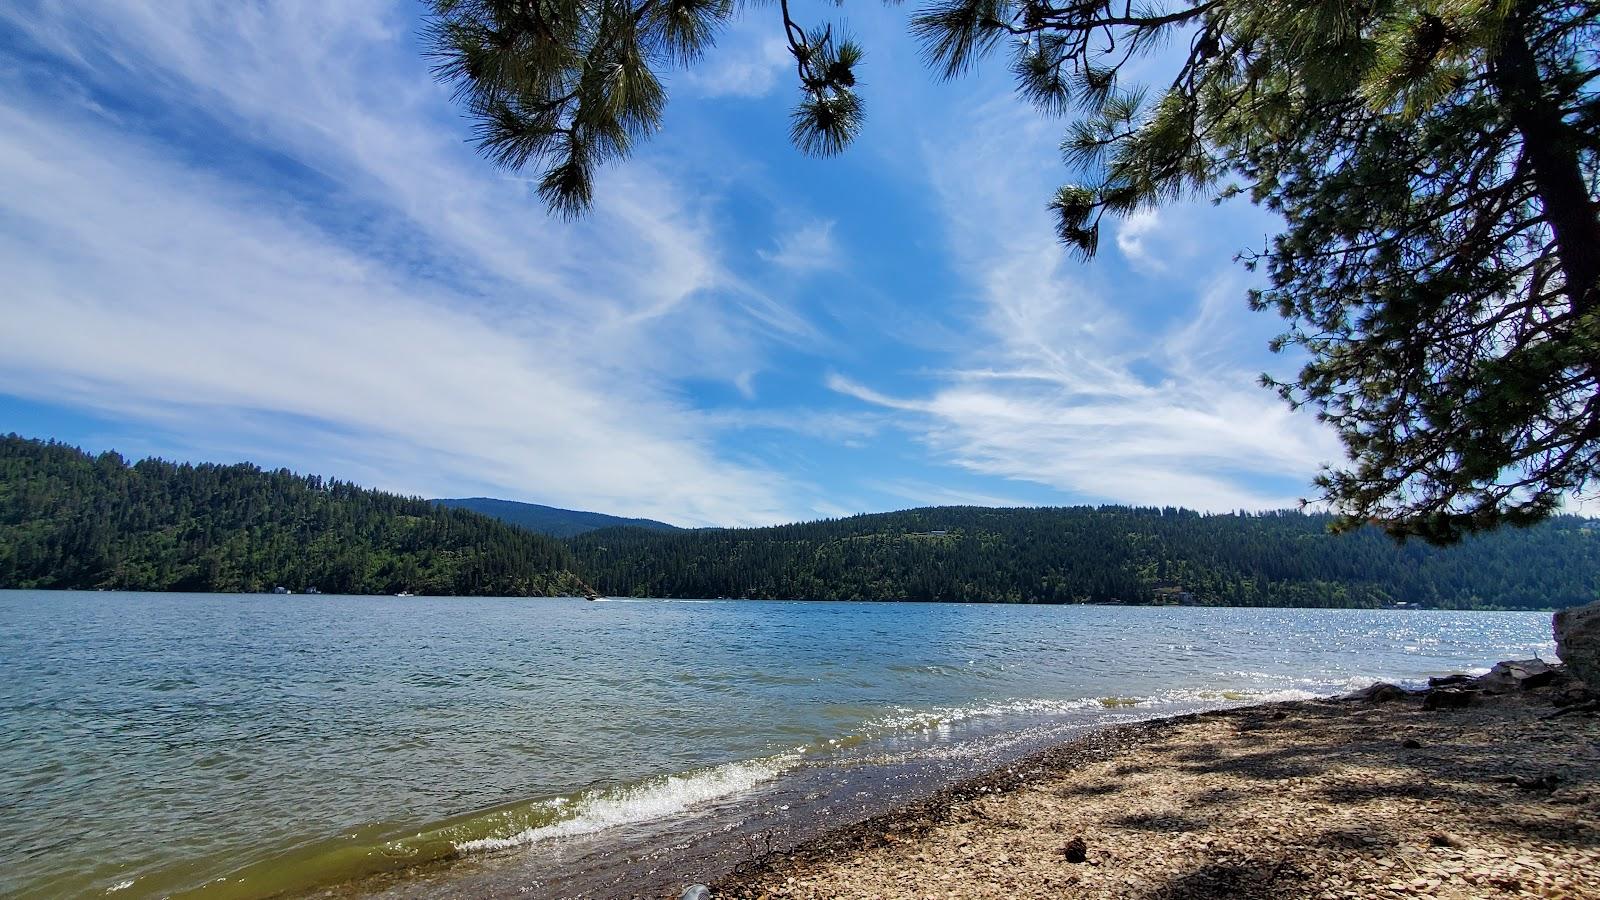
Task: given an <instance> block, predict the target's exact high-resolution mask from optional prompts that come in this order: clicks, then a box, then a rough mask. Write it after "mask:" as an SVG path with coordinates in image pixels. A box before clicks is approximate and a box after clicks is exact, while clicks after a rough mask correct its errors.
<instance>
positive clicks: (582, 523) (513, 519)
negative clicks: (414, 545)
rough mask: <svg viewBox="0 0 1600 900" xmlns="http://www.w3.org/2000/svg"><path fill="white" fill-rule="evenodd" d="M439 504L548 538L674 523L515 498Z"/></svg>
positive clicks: (666, 528)
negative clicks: (528, 501) (487, 517)
mask: <svg viewBox="0 0 1600 900" xmlns="http://www.w3.org/2000/svg"><path fill="white" fill-rule="evenodd" d="M433 502H434V503H437V504H439V505H440V506H448V507H450V508H452V509H470V510H472V511H473V512H475V513H483V514H484V515H486V516H490V517H493V518H496V519H499V520H500V521H502V522H509V523H510V524H512V525H517V526H519V527H522V528H526V529H528V530H529V531H537V532H539V533H540V534H548V535H550V536H552V537H575V536H577V535H580V534H583V533H584V532H586V531H594V530H596V529H598V528H620V527H624V526H635V527H638V528H653V529H656V530H659V531H677V530H678V529H677V526H675V525H668V524H667V523H665V522H657V521H656V520H655V519H624V518H623V517H621V516H608V515H606V514H605V513H597V512H584V511H582V510H577V509H559V508H557V507H554V506H540V505H539V504H537V503H519V502H517V501H515V500H495V499H493V498H490V497H462V498H460V499H455V500H434V501H433Z"/></svg>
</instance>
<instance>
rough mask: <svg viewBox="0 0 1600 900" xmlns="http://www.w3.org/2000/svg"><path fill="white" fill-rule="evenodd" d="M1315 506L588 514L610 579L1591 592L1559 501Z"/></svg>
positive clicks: (899, 589) (832, 592)
mask: <svg viewBox="0 0 1600 900" xmlns="http://www.w3.org/2000/svg"><path fill="white" fill-rule="evenodd" d="M1327 525H1328V519H1327V518H1326V517H1324V516H1317V515H1305V514H1301V513H1298V512H1273V513H1264V514H1259V515H1201V514H1199V513H1195V512H1191V511H1187V510H1178V509H1171V508H1168V509H1136V508H1129V507H1121V506H1104V507H1098V508H1094V507H1070V508H1053V509H988V508H981V507H936V508H930V509H916V510H907V511H905V512H894V513H881V514H874V515H863V516H855V517H852V518H847V519H839V520H834V521H825V522H813V523H808V524H798V525H784V526H778V527H773V528H752V529H697V530H694V531H678V532H671V533H654V532H647V531H641V530H638V529H611V530H605V531H596V532H591V533H589V534H586V535H583V536H581V537H578V538H575V539H573V540H572V541H571V542H570V543H571V545H572V547H573V552H574V553H575V554H576V555H577V557H578V560H579V565H580V569H581V571H582V572H583V573H584V575H585V577H586V578H588V579H589V580H590V581H591V582H592V583H593V584H594V585H595V587H596V588H597V589H599V590H600V591H602V592H604V593H608V594H614V595H624V596H626V595H634V596H656V597H753V598H781V599H839V600H934V601H979V602H1012V603H1017V602H1021V603H1074V602H1101V603H1103V602H1123V603H1180V602H1188V603H1199V604H1218V605H1241V606H1361V607H1372V606H1383V605H1388V604H1390V603H1394V602H1410V603H1420V604H1423V605H1426V606H1442V607H1469V608H1478V607H1507V608H1525V609H1526V608H1549V607H1559V606H1566V605H1571V604H1574V603H1584V602H1588V601H1590V600H1593V599H1595V597H1596V595H1597V593H1600V523H1597V522H1596V521H1594V520H1592V519H1583V518H1578V517H1570V516H1569V517H1562V518H1558V519H1555V520H1554V521H1550V522H1546V523H1544V524H1542V525H1539V526H1536V527H1533V528H1528V529H1509V528H1508V529H1502V530H1500V531H1498V532H1494V533H1491V534H1488V535H1484V536H1482V537H1479V538H1476V539H1472V540H1468V541H1467V542H1465V543H1464V544H1462V545H1460V546H1457V547H1451V548H1446V549H1440V548H1435V547H1430V546H1427V545H1425V544H1423V543H1421V542H1411V543H1408V544H1405V545H1397V544H1395V543H1394V542H1393V541H1392V540H1390V539H1389V538H1388V537H1386V536H1385V535H1383V534H1381V533H1380V532H1379V531H1377V530H1376V529H1367V530H1363V531H1359V532H1356V533H1353V534H1347V535H1342V536H1336V535H1332V534H1329V533H1328V532H1327Z"/></svg>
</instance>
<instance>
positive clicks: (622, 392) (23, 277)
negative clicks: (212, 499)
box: [0, 0, 814, 524]
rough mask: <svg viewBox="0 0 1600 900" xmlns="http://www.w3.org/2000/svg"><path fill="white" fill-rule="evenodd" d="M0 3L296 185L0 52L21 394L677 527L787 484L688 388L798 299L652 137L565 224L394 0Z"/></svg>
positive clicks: (767, 498) (0, 214)
mask: <svg viewBox="0 0 1600 900" xmlns="http://www.w3.org/2000/svg"><path fill="white" fill-rule="evenodd" d="M0 17H4V18H6V19H8V20H9V21H8V24H9V25H12V26H15V27H17V28H19V29H22V30H25V31H26V32H27V33H28V34H30V36H32V37H33V38H34V39H35V40H37V41H38V42H39V43H40V44H41V45H42V46H45V47H50V48H54V50H55V51H57V52H59V53H61V54H62V56H63V59H78V60H91V61H93V65H95V66H98V67H100V68H98V69H96V70H95V71H93V72H79V74H80V75H81V76H82V77H85V78H90V79H110V80H124V79H136V80H137V81H138V82H139V83H141V84H146V85H149V86H150V87H151V89H152V90H153V91H156V92H158V93H159V94H162V95H164V96H166V97H167V98H168V99H170V100H173V102H174V103H175V104H178V105H180V106H181V107H182V108H183V109H185V110H189V111H199V112H201V113H203V114H204V115H206V116H208V117H209V118H210V119H212V120H213V124H212V126H211V127H213V128H215V129H218V130H219V132H220V133H215V134H211V135H208V137H209V138H210V139H211V140H214V141H215V142H216V144H217V145H218V146H221V147H226V148H228V150H229V151H230V152H232V151H237V152H240V153H252V152H263V153H271V154H273V155H274V156H275V157H276V158H277V159H279V160H282V161H285V163H286V164H288V165H290V166H293V167H298V169H299V170H303V174H299V175H293V176H285V177H287V178H288V179H289V181H290V183H291V184H292V185H293V189H291V190H290V191H288V192H285V191H284V190H283V189H282V186H281V185H276V184H274V185H271V186H268V185H262V184H260V183H257V182H256V181H255V180H254V179H240V178H236V177H230V175H229V172H230V169H228V168H227V167H226V166H221V165H215V164H212V163H211V162H210V161H209V160H208V161H205V162H196V161H193V160H192V159H189V160H185V159H184V158H183V157H182V156H181V155H179V154H175V153H174V152H173V150H172V148H171V147H169V146H167V145H164V144H162V143H161V142H160V141H159V140H158V139H157V138H155V137H152V136H149V135H143V134H141V133H140V130H139V128H137V127H129V123H125V122H119V121H113V120H110V119H108V118H107V117H106V116H105V115H104V114H103V111H101V110H99V109H97V108H96V107H94V106H92V105H90V104H75V103H73V102H72V101H71V100H70V98H69V99H66V100H63V99H62V98H61V97H38V96H36V95H30V93H29V90H28V89H25V88H24V86H23V84H22V83H21V82H20V81H19V80H18V79H19V77H20V76H18V75H17V74H16V73H14V72H13V73H10V74H8V75H0V172H3V173H4V175H3V177H4V180H5V182H6V185H7V187H6V190H5V191H4V192H0V269H3V270H4V271H5V272H6V274H7V281H8V283H7V289H6V291H5V292H4V296H3V297H0V314H3V315H4V317H5V319H6V322H7V325H6V328H5V329H3V330H0V378H3V379H4V380H5V382H6V384H7V385H8V387H7V391H8V392H10V393H13V394H16V395H20V396H25V397H28V398H31V399H36V400H40V401H44V402H50V403H65V404H70V405H74V406H78V407H81V408H86V409H91V410H94V411H97V412H99V413H102V414H104V415H107V416H112V417H116V418H119V419H123V420H127V421H133V422H142V423H148V424H150V425H151V426H153V427H159V428H164V429H168V430H170V431H173V432H177V433H185V432H187V433H192V434H195V435H196V436H197V437H196V438H195V440H197V441H207V442H209V445H208V446H222V445H226V444H229V443H230V442H233V443H234V444H235V445H236V446H237V447H240V448H244V449H246V450H247V451H248V450H249V449H250V448H256V449H258V450H259V448H273V447H278V448H287V447H288V446H292V448H293V449H292V450H286V452H289V453H299V454H308V453H310V452H312V451H311V448H316V451H315V455H313V456H310V457H309V458H310V459H312V460H318V461H322V460H326V461H330V462H331V461H335V460H342V461H344V462H345V463H347V464H348V468H346V467H344V466H341V467H340V468H339V469H337V470H332V469H330V468H328V467H326V466H323V465H320V464H319V465H316V466H315V468H317V469H319V470H321V471H324V472H326V473H327V474H333V475H340V476H344V477H354V476H356V475H358V474H359V473H361V472H370V473H372V475H373V476H374V480H376V481H377V483H378V486H383V487H390V488H394V489H400V490H407V491H416V492H420V493H430V494H439V493H454V492H456V491H457V490H461V489H462V488H461V486H464V485H475V486H482V487H484V488H493V489H495V490H496V491H497V492H498V493H501V494H502V495H507V496H514V497H521V498H526V499H536V500H539V501H541V502H550V503H556V504H564V505H581V506H587V507H591V508H600V509H604V510H606V511H608V512H615V513H619V514H628V515H646V516H651V517H653V518H660V519H666V520H669V521H675V522H683V523H689V524H709V523H758V522H770V521H775V520H779V519H784V518H788V517H790V516H791V515H792V510H794V509H799V508H804V505H803V504H796V503H795V502H794V501H793V499H792V497H791V496H790V495H789V491H790V489H791V487H792V486H791V485H789V484H788V483H786V482H785V481H784V479H782V478H781V477H779V476H776V475H774V474H773V473H771V472H770V471H766V470H765V469H763V468H761V467H759V466H758V465H755V464H751V463H744V464H729V463H727V462H726V461H725V460H722V459H720V458H719V457H718V454H717V453H716V451H715V449H714V448H713V447H712V446H711V445H710V442H709V436H708V434H709V433H708V430H707V429H706V428H704V427H702V423H701V422H700V421H699V418H698V416H699V414H698V413H697V412H696V411H695V410H693V409H692V408H689V407H688V406H686V405H685V403H684V402H683V400H682V399H681V398H680V396H679V395H678V393H677V391H676V389H675V388H674V387H673V385H674V384H675V383H676V381H677V380H678V379H683V378H716V379H725V380H728V381H730V382H734V383H737V381H738V380H739V379H741V378H744V379H748V378H749V377H751V373H753V372H756V371H758V370H759V369H760V367H761V365H762V360H761V357H762V349H761V348H762V347H763V346H764V345H765V343H766V342H768V341H771V340H774V339H776V340H781V341H787V342H797V343H803V342H805V341H807V340H810V339H812V337H813V336H814V332H813V330H812V329H811V328H810V325H809V323H807V322H806V321H805V320H804V319H803V318H801V317H799V316H797V315H796V314H795V313H793V312H792V311H791V310H788V309H787V308H785V307H784V306H783V305H782V304H780V303H777V302H776V301H774V300H773V299H772V298H770V297H767V296H765V295H764V294H762V293H761V292H760V291H759V290H756V289H754V288H752V287H751V286H750V285H748V284H745V283H743V282H741V281H739V280H738V279H736V278H734V277H733V276H731V275H730V274H729V273H728V272H727V271H726V270H725V268H724V267H723V265H722V263H721V261H720V251H719V248H718V246H717V239H716V234H715V232H714V229H713V227H712V225H711V224H710V222H709V220H708V218H707V216H706V215H705V213H704V207H703V206H702V205H700V204H699V203H698V202H691V201H689V200H687V199H685V197H683V196H681V195H680V194H679V193H678V192H677V191H675V190H674V189H673V188H672V187H671V186H670V185H669V184H668V183H667V182H665V181H664V180H663V179H661V178H659V177H656V176H655V175H654V174H653V173H652V172H651V170H650V169H649V167H648V166H645V165H641V164H635V165H633V166H629V167H627V168H626V169H623V170H615V169H614V170H608V171H607V172H606V173H605V176H604V177H605V179H606V180H607V182H608V183H607V184H604V185H602V190H600V191H599V192H598V195H599V197H600V203H599V205H598V207H597V209H596V211H595V213H594V215H593V216H592V217H591V219H590V220H589V221H587V222H585V223H584V224H583V225H581V226H572V227H568V226H563V225H558V224H556V223H553V222H552V221H551V220H550V219H548V217H546V216H545V215H544V213H543V212H542V210H540V209H539V208H538V206H537V204H536V203H534V202H532V201H530V200H529V199H528V198H527V196H526V194H525V193H523V192H521V191H519V190H517V189H515V185H513V184H511V183H508V182H507V180H506V179H504V178H502V177H499V176H497V175H496V174H494V173H493V172H492V171H491V170H490V169H488V167H487V166H485V165H484V164H483V163H482V162H481V161H480V160H478V159H476V158H475V157H474V156H473V155H472V154H471V152H470V150H469V149H467V148H466V147H464V146H462V145H461V144H460V141H459V135H460V132H461V129H460V128H459V127H457V126H455V125H453V124H451V123H453V122H454V121H455V120H454V111H453V109H452V108H451V107H450V106H449V105H448V104H447V103H446V102H445V101H444V98H443V96H442V93H441V91H440V89H438V88H437V87H436V86H434V85H433V84H431V82H430V81H429V80H428V78H427V76H426V72H425V71H424V70H423V68H422V65H421V63H420V62H419V61H418V60H417V59H416V56H415V52H414V48H412V47H410V46H408V45H406V41H407V40H408V39H407V36H406V33H405V29H404V27H403V23H402V22H397V21H396V18H395V8H394V7H392V6H390V5H389V4H386V3H377V2H364V3H356V2H352V3H347V4H321V3H311V2H303V3H291V2H285V3H281V4H273V5H271V6H269V7H259V6H256V5H252V4H230V5H227V6H223V7H218V6H215V5H212V4H204V3H178V2H175V3H171V4H162V5H161V7H160V8H159V9H156V8H152V7H148V6H146V5H145V4H142V3H135V2H131V0H129V2H120V3H119V2H110V0H107V2H103V3H95V4H92V5H88V4H75V3H61V4H48V5H40V6H37V7H33V8H28V9H21V8H14V9H12V10H11V11H10V12H9V13H8V12H0ZM397 60H403V61H404V62H403V63H402V62H398V61H397ZM61 65H62V67H63V69H66V68H67V67H66V63H64V62H63V63H62V64H61ZM219 72H225V73H226V75H227V77H218V73H219ZM30 87H31V86H30ZM185 150H186V151H191V152H198V151H199V147H198V146H186V147H185ZM251 171H252V172H253V171H254V170H251ZM300 189H303V190H307V191H325V192H327V195H326V196H322V197H319V200H318V202H316V203H305V204H303V205H302V204H301V203H298V202H296V199H295V197H296V195H295V193H294V191H295V190H300ZM330 218H332V219H337V220H338V221H329V219H330ZM619 261H625V262H619ZM286 423H288V424H286ZM286 429H288V430H292V432H293V433H292V434H291V435H285V434H284V431H285V430H286ZM202 434H203V435H205V437H203V438H202V437H199V435H202ZM202 449H204V448H202ZM301 458H302V459H305V458H307V457H306V456H304V455H303V456H301ZM380 476H381V479H380V478H379V477H380Z"/></svg>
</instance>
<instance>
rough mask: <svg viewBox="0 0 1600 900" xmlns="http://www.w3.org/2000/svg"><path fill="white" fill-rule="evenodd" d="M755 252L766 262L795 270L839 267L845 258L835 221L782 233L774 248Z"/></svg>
mask: <svg viewBox="0 0 1600 900" xmlns="http://www.w3.org/2000/svg"><path fill="white" fill-rule="evenodd" d="M756 253H757V255H759V256H760V257H761V258H762V259H764V260H766V261H767V262H769V263H772V264H773V265H775V266H781V267H782V268H785V269H789V270H790V271H794V272H811V271H819V270H823V269H836V268H838V267H839V266H840V264H841V261H842V255H841V254H840V252H839V245H838V243H837V242H835V241H834V239H833V222H832V221H813V222H807V223H806V224H804V225H801V226H799V227H797V228H794V229H791V230H789V231H787V232H785V233H783V234H781V235H779V236H778V240H777V243H776V245H775V246H774V247H773V249H771V250H757V251H756Z"/></svg>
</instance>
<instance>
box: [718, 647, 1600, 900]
mask: <svg viewBox="0 0 1600 900" xmlns="http://www.w3.org/2000/svg"><path fill="white" fill-rule="evenodd" d="M1591 698H1592V695H1591ZM1446 699H1449V698H1446ZM1468 699H1470V700H1471V701H1472V705H1470V706H1467V707H1464V708H1445V709H1429V708H1425V700H1424V697H1423V696H1422V695H1420V694H1410V695H1406V696H1403V697H1400V698H1399V699H1394V700H1391V701H1389V702H1381V703H1379V702H1372V701H1370V700H1312V701H1301V702H1293V703H1281V704H1270V705H1263V706H1253V707H1248V708H1242V709H1232V710H1225V711H1218V712H1209V713H1201V714H1196V715H1189V716H1182V717H1178V718H1174V719H1167V720H1161V721H1157V722H1151V723H1143V724H1137V725H1127V726H1119V727H1114V728H1110V729H1107V730H1104V731H1100V732H1097V733H1094V734H1092V735H1089V736H1087V737H1084V738H1082V739H1079V740H1077V741H1073V742H1071V743H1069V744H1066V745H1063V746H1060V747H1057V748H1054V749H1052V750H1048V751H1046V752H1044V753H1041V754H1038V755H1035V756H1033V757H1030V758H1028V759H1027V760H1025V761H1023V762H1020V763H1016V764H1014V765H1011V766H1008V767H1006V768H1004V769H1002V770H999V771H996V772H993V773H991V774H989V775H987V776H984V777H982V778H979V779H975V780H971V781H967V782H964V783H962V784H959V785H956V786H953V787H950V788H946V789H944V790H941V791H940V792H938V793H937V794H935V795H933V796H932V797H931V798H929V799H926V800H923V801H920V802H917V803H915V804H912V805H910V806H907V807H904V808H902V809H899V810H897V811H895V812H892V813H889V814H887V815H882V816H878V817H875V818H872V819H869V820H867V821H865V822H862V823H859V824H856V825H853V826H848V827H845V828H841V829H837V830H835V831H832V832H829V833H826V834H824V835H822V836H821V837H818V838H816V839H813V840H811V841H808V842H806V843H804V844H801V845H800V846H798V847H795V848H793V849H788V850H783V851H780V852H775V853H768V854H766V855H764V856H761V857H756V858H752V859H750V860H748V861H747V862H745V863H744V864H743V865H742V866H740V867H739V869H738V870H736V871H735V872H733V873H732V874H729V875H727V876H725V877H723V878H722V879H720V880H719V881H717V882H716V883H714V884H713V885H712V888H713V891H712V896H713V897H715V898H716V900H724V898H751V900H753V898H778V897H783V898H861V900H866V898H877V900H910V898H945V897H958V898H963V900H973V898H997V900H998V898H1034V897H1050V898H1065V897H1136V898H1235V897H1284V898H1288V897H1315V898H1346V897H1443V898H1468V897H1471V898H1478V897H1484V898H1487V897H1566V898H1600V718H1597V712H1596V710H1595V709H1594V707H1593V705H1592V703H1590V704H1588V705H1584V701H1582V700H1580V699H1579V698H1578V697H1577V696H1576V695H1575V693H1574V688H1573V687H1572V686H1571V685H1570V684H1564V683H1563V681H1562V680H1561V679H1558V680H1557V681H1556V682H1555V684H1553V685H1549V686H1545V687H1541V688H1537V689H1533V690H1527V691H1516V692H1514V693H1509V694H1504V695H1499V696H1485V695H1474V696H1472V697H1470V698H1468ZM1436 702H1437V701H1436ZM1557 703H1562V704H1565V705H1562V706H1559V707H1558V706H1557V705H1556V704H1557ZM1080 859H1081V861H1075V860H1080Z"/></svg>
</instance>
